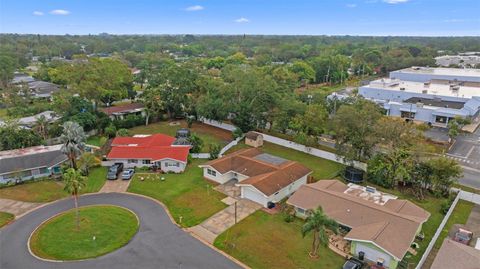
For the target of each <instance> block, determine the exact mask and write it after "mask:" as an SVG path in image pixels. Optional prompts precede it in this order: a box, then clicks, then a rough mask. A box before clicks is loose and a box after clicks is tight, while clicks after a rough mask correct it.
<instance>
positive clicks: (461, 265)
mask: <svg viewBox="0 0 480 269" xmlns="http://www.w3.org/2000/svg"><path fill="white" fill-rule="evenodd" d="M430 268H431V269H452V268H454V269H478V268H480V250H478V249H475V248H472V247H470V246H467V245H464V244H461V243H458V242H455V241H453V240H451V239H449V238H446V239H445V240H444V241H443V244H442V246H441V247H440V250H439V251H438V253H437V256H436V257H435V260H434V261H433V264H432V266H431V267H430Z"/></svg>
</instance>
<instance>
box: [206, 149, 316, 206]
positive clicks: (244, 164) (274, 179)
mask: <svg viewBox="0 0 480 269" xmlns="http://www.w3.org/2000/svg"><path fill="white" fill-rule="evenodd" d="M200 167H201V168H203V176H204V177H205V178H206V179H208V180H211V181H214V182H217V183H220V184H224V183H226V182H228V181H231V180H234V181H235V185H236V186H238V187H240V193H241V195H240V197H241V198H245V199H249V200H252V201H254V202H256V203H259V204H261V205H263V206H264V207H268V206H269V203H277V202H280V201H281V200H283V199H284V198H286V197H288V196H290V195H291V194H292V193H294V192H295V191H296V190H297V189H298V188H299V187H300V186H302V185H304V184H306V183H307V179H308V176H309V175H310V174H311V173H312V170H310V169H309V168H307V167H305V166H303V165H302V164H300V163H298V162H294V161H289V160H286V159H283V158H280V157H277V156H273V155H270V154H267V153H263V152H262V151H261V150H259V149H256V148H251V149H244V150H239V151H237V152H234V153H232V154H229V155H226V156H224V157H222V158H220V159H217V160H213V161H210V162H208V163H206V164H203V165H200Z"/></svg>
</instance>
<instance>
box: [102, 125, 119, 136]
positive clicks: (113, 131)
mask: <svg viewBox="0 0 480 269" xmlns="http://www.w3.org/2000/svg"><path fill="white" fill-rule="evenodd" d="M104 132H105V135H107V136H108V137H110V138H112V137H115V135H116V133H117V128H116V127H115V125H113V124H110V125H109V126H107V128H105V131H104Z"/></svg>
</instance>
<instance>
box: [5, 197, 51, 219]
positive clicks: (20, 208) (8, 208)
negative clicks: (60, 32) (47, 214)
mask: <svg viewBox="0 0 480 269" xmlns="http://www.w3.org/2000/svg"><path fill="white" fill-rule="evenodd" d="M40 205H42V203H28V202H22V201H17V200H11V199H2V198H0V211H3V212H7V213H10V214H13V215H15V217H17V216H20V215H22V214H24V213H25V212H28V211H30V210H32V209H34V208H37V207H39V206H40Z"/></svg>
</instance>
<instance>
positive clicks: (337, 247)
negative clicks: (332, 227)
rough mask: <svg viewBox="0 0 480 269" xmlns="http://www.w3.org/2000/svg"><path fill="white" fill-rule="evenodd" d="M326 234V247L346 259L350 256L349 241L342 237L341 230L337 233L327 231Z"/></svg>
mask: <svg viewBox="0 0 480 269" xmlns="http://www.w3.org/2000/svg"><path fill="white" fill-rule="evenodd" d="M327 235H328V247H329V248H330V249H331V250H333V251H334V252H335V253H337V254H338V255H340V256H342V257H345V258H347V259H348V258H350V257H352V255H351V254H350V241H348V240H345V239H344V238H343V237H344V235H343V234H342V233H341V232H340V233H339V234H335V233H334V232H332V231H327Z"/></svg>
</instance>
